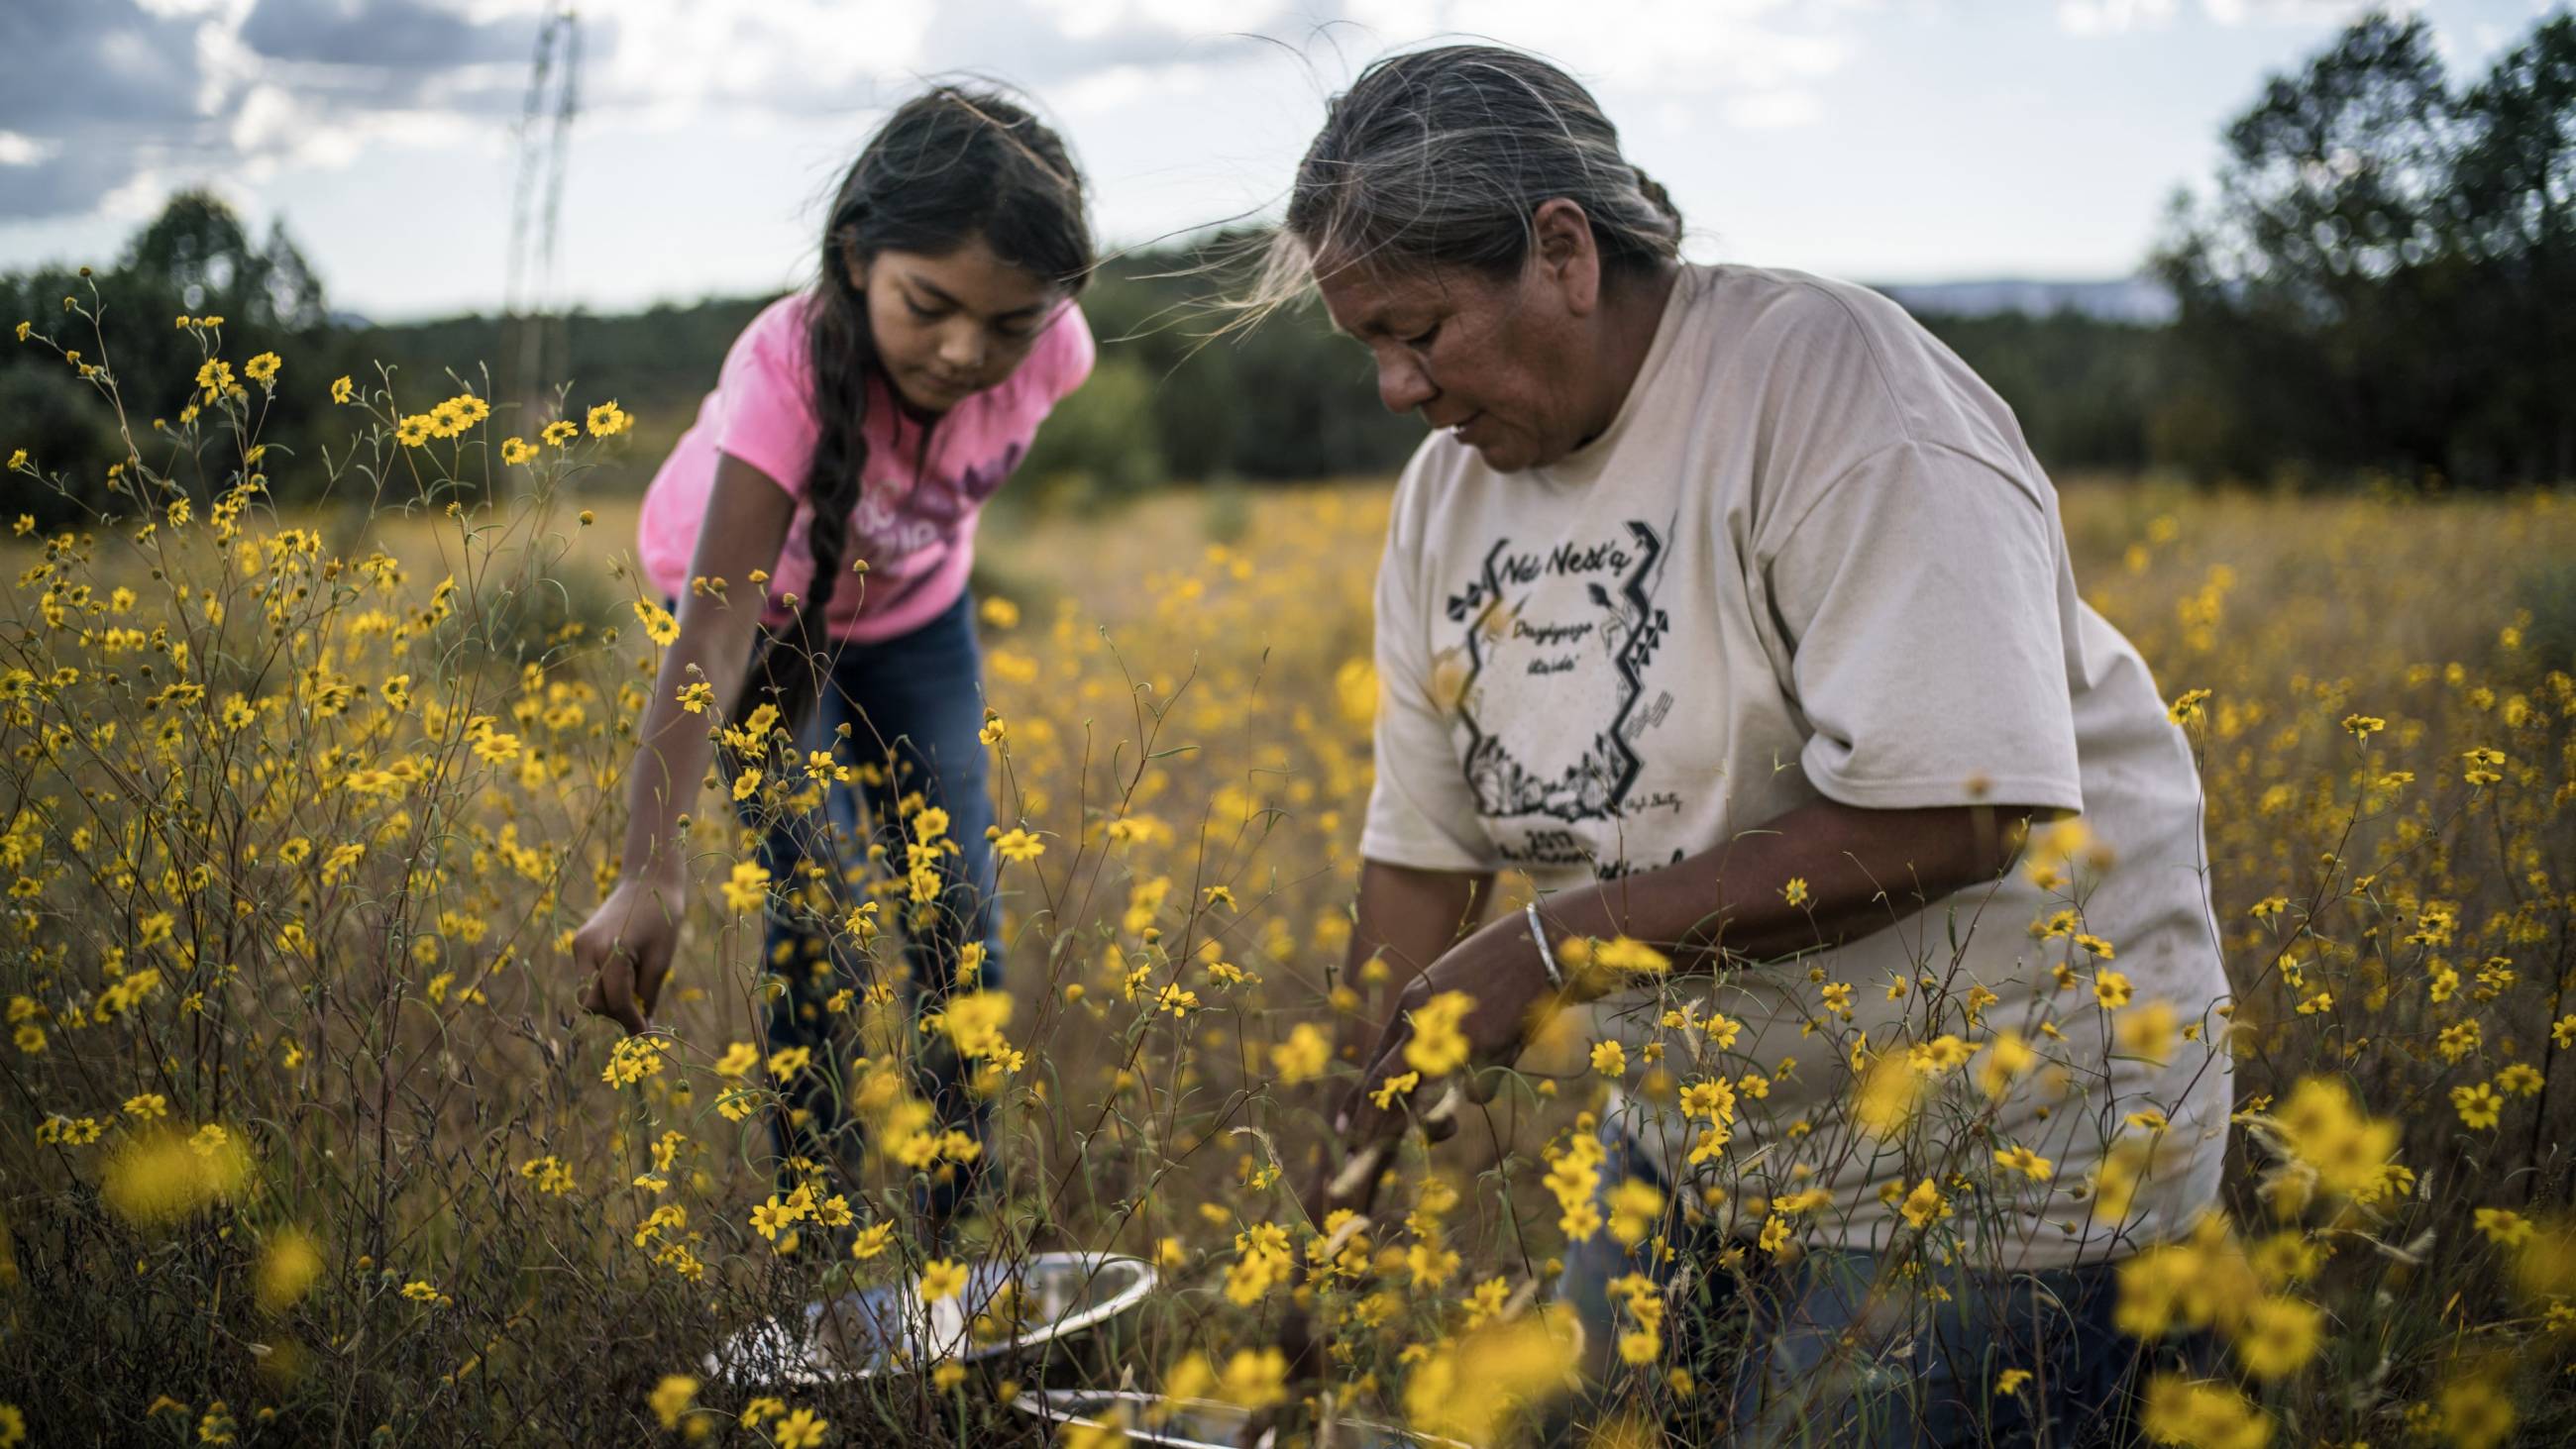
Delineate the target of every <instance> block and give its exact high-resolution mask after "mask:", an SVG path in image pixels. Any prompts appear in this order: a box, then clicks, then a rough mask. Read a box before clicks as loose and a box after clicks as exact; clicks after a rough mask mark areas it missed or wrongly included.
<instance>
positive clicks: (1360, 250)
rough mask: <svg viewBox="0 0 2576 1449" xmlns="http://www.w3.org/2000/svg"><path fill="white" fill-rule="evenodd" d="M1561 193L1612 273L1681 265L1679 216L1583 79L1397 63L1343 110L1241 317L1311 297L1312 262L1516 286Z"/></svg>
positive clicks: (1482, 58)
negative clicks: (1441, 271) (1540, 225)
mask: <svg viewBox="0 0 2576 1449" xmlns="http://www.w3.org/2000/svg"><path fill="white" fill-rule="evenodd" d="M1560 196H1561V197H1565V198H1567V199H1568V200H1571V201H1573V202H1574V203H1575V204H1576V205H1578V206H1581V207H1582V208H1583V214H1584V215H1585V217H1587V218H1589V219H1590V221H1591V225H1592V237H1593V241H1594V243H1595V245H1597V246H1598V247H1599V248H1600V251H1601V260H1602V264H1603V267H1604V268H1605V270H1609V271H1612V272H1651V271H1656V270H1659V269H1661V268H1662V267H1664V266H1666V265H1668V264H1670V263H1671V262H1672V261H1673V260H1674V259H1675V258H1676V257H1678V256H1679V255H1680V248H1681V235H1682V216H1681V212H1680V210H1679V209H1678V208H1676V207H1675V206H1674V205H1673V202H1672V198H1671V197H1670V196H1667V195H1665V193H1664V188H1663V187H1661V186H1659V185H1657V184H1656V183H1655V182H1654V181H1653V180H1652V179H1651V178H1649V177H1648V176H1647V175H1646V173H1645V172H1644V171H1642V170H1639V169H1638V168H1637V167H1636V166H1634V165H1632V164H1630V162H1629V161H1628V158H1627V157H1626V156H1624V155H1622V154H1621V153H1620V150H1619V128H1618V127H1616V126H1613V125H1612V124H1610V118H1609V117H1608V116H1607V115H1604V114H1603V113H1602V110H1601V103H1600V102H1598V101H1596V100H1594V99H1593V98H1592V93H1591V92H1590V91H1587V90H1585V89H1584V88H1583V86H1582V83H1581V82H1579V81H1577V80H1575V79H1574V77H1572V76H1570V75H1567V74H1566V73H1565V72H1564V71H1562V70H1559V69H1557V68H1556V67H1555V66H1553V65H1551V64H1549V63H1548V62H1546V61H1544V60H1541V59H1539V58H1538V57H1536V56H1534V55H1527V54H1524V53H1522V52H1520V51H1517V50H1509V49H1506V48H1504V47H1502V46H1497V45H1446V46H1441V47H1438V48H1437V49H1432V50H1419V51H1414V52H1412V53H1410V54H1406V55H1391V56H1388V57H1386V58H1384V59H1382V60H1379V61H1377V62H1375V63H1373V64H1372V65H1370V66H1369V67H1368V69H1366V70H1364V71H1362V72H1360V76H1359V79H1358V80H1356V81H1354V82H1353V83H1352V84H1351V88H1350V89H1349V90H1348V91H1345V92H1343V93H1342V94H1341V95H1339V96H1336V97H1334V98H1333V102H1332V104H1331V106H1330V107H1329V108H1328V109H1327V110H1326V112H1325V114H1324V128H1323V130H1321V131H1319V132H1317V133H1316V135H1315V140H1314V143H1313V144H1312V145H1310V146H1308V147H1307V148H1306V157H1305V159H1304V160H1303V161H1301V162H1299V163H1298V166H1297V180H1296V184H1295V186H1294V187H1293V189H1291V191H1290V192H1289V196H1288V218H1287V224H1286V225H1285V226H1283V227H1281V228H1280V229H1279V231H1278V233H1277V234H1276V235H1275V236H1274V237H1273V239H1272V240H1271V242H1270V244H1269V246H1268V247H1267V248H1266V250H1265V251H1264V253H1263V256H1262V258H1261V262H1260V273H1259V276H1258V279H1257V280H1256V281H1255V282H1254V284H1253V291H1252V294H1251V295H1250V296H1249V297H1247V298H1246V299H1244V301H1243V302H1241V303H1240V304H1238V305H1239V306H1240V307H1241V309H1242V311H1243V312H1244V313H1245V314H1247V317H1248V318H1257V317H1259V316H1261V315H1265V314H1267V313H1268V312H1270V311H1272V310H1274V309H1276V308H1277V307H1279V306H1280V305H1282V304H1284V303H1287V302H1290V301H1294V300H1295V299H1297V298H1298V297H1301V296H1303V295H1304V294H1305V291H1306V289H1307V288H1308V287H1309V286H1311V285H1312V282H1313V268H1314V265H1315V263H1316V261H1317V260H1318V259H1325V260H1327V261H1328V262H1329V263H1330V264H1334V265H1343V266H1348V265H1366V266H1372V267H1380V268H1387V269H1392V270H1397V271H1403V270H1414V269H1435V268H1441V267H1459V268H1467V269H1472V270H1474V271H1477V272H1481V273H1483V274H1485V275H1487V276H1497V277H1507V276H1511V275H1513V274H1515V273H1517V272H1518V271H1519V270H1520V267H1521V264H1522V262H1523V261H1524V259H1526V258H1527V257H1528V255H1529V248H1530V244H1531V239H1532V233H1531V217H1532V214H1533V213H1535V212H1536V211H1537V210H1538V208H1539V206H1540V204H1541V203H1543V202H1546V201H1549V200H1552V199H1554V198H1556V197H1560Z"/></svg>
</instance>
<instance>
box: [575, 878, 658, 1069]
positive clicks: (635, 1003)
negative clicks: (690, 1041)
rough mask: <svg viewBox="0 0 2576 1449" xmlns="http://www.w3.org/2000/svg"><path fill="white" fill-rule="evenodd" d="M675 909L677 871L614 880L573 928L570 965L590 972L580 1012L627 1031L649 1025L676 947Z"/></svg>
mask: <svg viewBox="0 0 2576 1449" xmlns="http://www.w3.org/2000/svg"><path fill="white" fill-rule="evenodd" d="M681 908H682V901H681V899H680V877H679V875H678V873H677V872H673V873H671V874H669V875H629V876H626V877H624V878H623V879H621V880H619V881H618V883H617V888H616V889H615V890H613V891H610V892H609V893H608V899H607V900H604V901H602V902H600V903H599V909H598V910H595V911H593V912H591V913H590V919H589V920H587V921H584V922H582V924H581V929H580V930H578V931H575V932H574V933H573V937H572V959H573V965H574V967H575V969H577V970H581V971H586V972H588V973H589V974H590V979H589V980H588V981H587V982H585V983H583V985H582V988H581V1006H582V1009H583V1010H584V1011H587V1012H590V1013H592V1014H594V1015H597V1016H605V1017H607V1018H609V1019H610V1020H612V1021H615V1022H616V1023H617V1024H618V1025H619V1026H622V1027H624V1028H626V1034H627V1035H628V1036H633V1035H636V1034H637V1033H639V1032H641V1031H643V1030H644V1029H645V1028H646V1027H648V1026H650V1025H651V1024H652V1020H653V1006H654V1003H656V1002H658V1001H660V1000H661V998H662V983H663V982H664V981H665V980H668V979H669V977H670V975H671V958H672V956H673V954H674V953H676V952H677V951H678V949H679V945H680V912H681Z"/></svg>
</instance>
